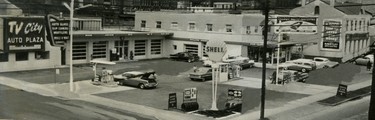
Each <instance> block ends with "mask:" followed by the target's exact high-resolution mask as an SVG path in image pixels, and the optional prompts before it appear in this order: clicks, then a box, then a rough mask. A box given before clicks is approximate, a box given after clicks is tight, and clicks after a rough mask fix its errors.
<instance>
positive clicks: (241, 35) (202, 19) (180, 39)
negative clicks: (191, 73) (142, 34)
mask: <svg viewBox="0 0 375 120" xmlns="http://www.w3.org/2000/svg"><path fill="white" fill-rule="evenodd" d="M262 24H264V16H263V15H262V14H260V13H256V14H228V13H222V14H216V13H187V12H185V13H182V12H166V11H165V12H163V11H161V12H145V11H142V12H136V17H135V30H140V31H165V32H173V37H172V38H169V39H168V40H167V41H168V42H169V48H168V49H167V50H169V52H170V53H177V52H182V51H191V52H194V53H195V54H197V55H199V56H203V55H204V47H205V44H206V42H207V41H209V40H220V41H225V42H226V43H227V48H228V52H227V56H228V55H230V56H248V57H249V58H251V59H254V60H255V61H258V60H261V57H260V55H261V53H262V49H261V46H262V45H263V36H262V26H263V25H262ZM269 32H270V33H269V34H270V37H269V38H270V39H269V40H275V39H276V36H277V35H275V34H274V33H272V30H270V31H269ZM273 43H274V42H273ZM270 46H274V44H273V45H272V44H270ZM286 50H287V49H286ZM266 52H267V56H268V57H270V58H271V57H273V56H272V55H273V54H274V47H269V50H267V51H266Z"/></svg>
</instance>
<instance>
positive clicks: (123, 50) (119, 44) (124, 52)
mask: <svg viewBox="0 0 375 120" xmlns="http://www.w3.org/2000/svg"><path fill="white" fill-rule="evenodd" d="M128 43H129V41H128V40H118V41H115V48H116V50H117V51H118V52H119V54H120V56H119V57H120V58H122V59H128V54H129V53H128V47H129V46H128Z"/></svg>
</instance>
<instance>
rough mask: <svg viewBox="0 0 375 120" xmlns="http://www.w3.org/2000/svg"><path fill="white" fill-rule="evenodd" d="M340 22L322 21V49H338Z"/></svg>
mask: <svg viewBox="0 0 375 120" xmlns="http://www.w3.org/2000/svg"><path fill="white" fill-rule="evenodd" d="M341 27H342V26H341V20H333V19H325V20H323V30H322V49H334V50H338V49H340V41H341V39H340V35H341V34H340V33H341Z"/></svg>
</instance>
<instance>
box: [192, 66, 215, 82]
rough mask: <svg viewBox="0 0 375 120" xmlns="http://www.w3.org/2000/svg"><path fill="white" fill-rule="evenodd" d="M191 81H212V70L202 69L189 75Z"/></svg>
mask: <svg viewBox="0 0 375 120" xmlns="http://www.w3.org/2000/svg"><path fill="white" fill-rule="evenodd" d="M189 78H190V79H191V80H200V81H206V80H212V68H209V67H200V68H198V69H197V70H195V71H193V72H192V73H190V74H189Z"/></svg>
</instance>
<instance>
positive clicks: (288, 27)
mask: <svg viewBox="0 0 375 120" xmlns="http://www.w3.org/2000/svg"><path fill="white" fill-rule="evenodd" d="M317 22H318V17H314V16H311V17H310V16H309V17H307V16H276V22H275V24H276V29H275V32H276V33H279V32H281V33H291V34H314V33H317V32H318V31H317V30H318V27H317Z"/></svg>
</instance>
